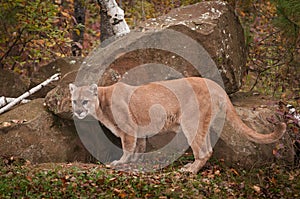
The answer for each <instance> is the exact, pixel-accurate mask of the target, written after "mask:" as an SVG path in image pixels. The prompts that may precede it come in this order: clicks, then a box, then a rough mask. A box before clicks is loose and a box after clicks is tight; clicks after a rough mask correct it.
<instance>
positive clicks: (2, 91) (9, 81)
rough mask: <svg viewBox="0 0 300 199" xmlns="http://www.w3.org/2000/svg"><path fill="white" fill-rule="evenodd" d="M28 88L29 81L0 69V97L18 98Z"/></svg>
mask: <svg viewBox="0 0 300 199" xmlns="http://www.w3.org/2000/svg"><path fill="white" fill-rule="evenodd" d="M28 88H29V81H28V80H26V79H22V78H21V77H20V75H19V74H15V73H13V72H12V71H10V70H3V69H0V97H1V96H5V97H19V96H20V95H22V94H23V93H24V92H26V90H28Z"/></svg>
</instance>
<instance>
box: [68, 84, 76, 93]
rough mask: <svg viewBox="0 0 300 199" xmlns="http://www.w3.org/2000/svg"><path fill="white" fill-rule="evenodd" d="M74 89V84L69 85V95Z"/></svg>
mask: <svg viewBox="0 0 300 199" xmlns="http://www.w3.org/2000/svg"><path fill="white" fill-rule="evenodd" d="M76 88H77V86H75V84H72V83H70V84H69V89H70V92H71V93H72V92H73V91H74V90H75V89H76Z"/></svg>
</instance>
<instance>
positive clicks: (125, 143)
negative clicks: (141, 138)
mask: <svg viewBox="0 0 300 199" xmlns="http://www.w3.org/2000/svg"><path fill="white" fill-rule="evenodd" d="M120 137H121V142H122V149H123V155H122V157H121V158H120V160H115V161H113V162H112V163H111V164H110V165H112V166H116V165H118V164H124V163H127V162H130V161H131V159H132V157H133V154H134V151H135V148H136V142H137V138H136V137H134V136H131V135H128V134H126V133H123V134H122V136H120Z"/></svg>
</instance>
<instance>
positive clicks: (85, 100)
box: [69, 84, 99, 119]
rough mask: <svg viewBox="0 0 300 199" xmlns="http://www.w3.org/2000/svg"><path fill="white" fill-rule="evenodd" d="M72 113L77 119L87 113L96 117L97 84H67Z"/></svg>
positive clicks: (97, 103)
mask: <svg viewBox="0 0 300 199" xmlns="http://www.w3.org/2000/svg"><path fill="white" fill-rule="evenodd" d="M69 88H70V92H71V100H72V107H73V113H74V115H75V116H76V117H77V118H78V119H83V118H85V117H86V116H87V115H91V116H93V117H96V108H97V107H98V105H99V99H98V87H97V84H92V85H90V86H81V87H77V86H76V85H74V84H69Z"/></svg>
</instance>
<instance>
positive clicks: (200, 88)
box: [70, 77, 286, 173]
mask: <svg viewBox="0 0 300 199" xmlns="http://www.w3.org/2000/svg"><path fill="white" fill-rule="evenodd" d="M208 88H209V89H208ZM70 91H71V94H72V105H73V111H74V114H75V115H76V116H77V117H78V118H79V119H82V118H84V117H85V116H86V115H92V116H93V117H95V118H96V119H98V120H99V121H101V122H102V123H103V124H104V125H105V126H106V127H107V128H109V129H110V130H111V131H112V133H114V134H115V135H116V136H118V137H120V138H121V140H122V148H123V152H124V153H123V156H122V157H121V159H120V160H117V161H114V162H113V163H112V165H117V164H122V163H126V162H129V161H133V160H134V159H136V158H137V157H136V156H134V154H135V153H137V152H139V153H141V152H143V151H144V149H145V145H146V144H145V140H143V139H139V140H142V141H139V142H138V143H137V138H138V137H139V138H143V137H146V136H151V135H152V134H153V133H157V130H159V131H160V132H166V131H175V132H178V131H180V130H182V131H183V133H184V134H185V136H186V137H187V140H188V143H189V145H190V146H191V148H192V150H193V154H194V157H195V161H194V162H193V163H190V164H188V165H185V166H184V168H183V169H182V170H183V171H188V172H192V173H197V172H198V171H199V170H200V169H201V167H203V165H204V164H205V163H206V161H207V160H208V159H209V158H210V156H211V154H212V147H211V143H210V138H209V128H210V125H211V123H212V120H213V118H215V116H216V114H218V113H219V110H224V111H225V112H224V113H226V120H227V121H229V123H231V125H232V126H233V127H234V128H235V129H237V130H238V132H240V133H243V134H244V135H245V136H247V138H248V139H249V140H251V141H253V142H257V143H263V144H266V143H272V142H275V141H276V140H278V139H280V138H281V137H282V135H283V134H284V132H285V129H286V125H285V124H284V123H281V124H279V125H278V126H277V127H276V129H275V131H274V132H272V133H270V134H259V133H257V132H255V131H254V130H252V129H250V128H249V127H248V126H246V125H245V124H244V123H243V122H242V121H241V119H240V118H239V116H238V115H237V113H236V111H235V109H234V107H233V105H232V103H231V102H230V99H229V97H228V96H227V94H226V93H225V91H224V90H223V89H222V88H221V87H220V86H219V85H218V84H216V83H215V82H213V81H211V80H208V79H204V78H198V77H190V78H184V79H177V80H169V81H161V82H153V83H149V84H146V85H141V86H130V85H127V84H124V83H116V84H114V85H112V86H108V87H97V85H95V84H94V85H91V86H83V87H76V86H75V85H73V84H70ZM196 115H198V117H196ZM194 123H196V127H197V128H196V133H195V134H194V135H192V133H191V132H193V127H192V126H193V124H194Z"/></svg>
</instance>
